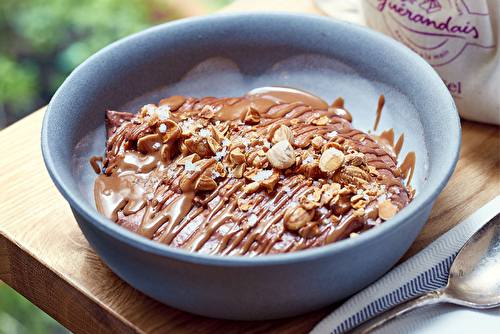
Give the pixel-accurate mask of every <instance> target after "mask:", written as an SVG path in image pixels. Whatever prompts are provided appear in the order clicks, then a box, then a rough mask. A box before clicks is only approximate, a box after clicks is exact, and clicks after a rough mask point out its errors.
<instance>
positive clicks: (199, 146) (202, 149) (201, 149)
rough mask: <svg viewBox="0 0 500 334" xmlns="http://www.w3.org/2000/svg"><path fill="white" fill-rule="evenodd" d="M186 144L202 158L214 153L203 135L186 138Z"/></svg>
mask: <svg viewBox="0 0 500 334" xmlns="http://www.w3.org/2000/svg"><path fill="white" fill-rule="evenodd" d="M184 144H185V145H186V147H187V148H188V150H189V151H190V152H192V153H197V154H198V155H199V156H200V157H202V158H207V157H210V156H212V155H213V154H214V153H213V152H212V150H211V149H210V146H208V143H207V142H206V141H204V140H203V138H201V137H192V138H189V139H186V140H185V141H184Z"/></svg>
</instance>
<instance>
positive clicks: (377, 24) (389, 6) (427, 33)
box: [364, 0, 496, 93]
mask: <svg viewBox="0 0 500 334" xmlns="http://www.w3.org/2000/svg"><path fill="white" fill-rule="evenodd" d="M364 1H365V4H366V6H365V16H366V20H367V23H368V25H369V26H370V27H372V28H374V29H377V30H379V31H381V32H384V33H386V34H387V35H389V36H392V37H393V38H395V39H397V40H398V41H400V42H402V43H403V44H405V45H406V46H408V47H409V48H411V49H412V50H414V51H415V52H416V53H418V54H419V55H421V56H422V57H423V58H424V59H425V60H427V61H428V62H429V63H430V64H431V65H432V66H442V65H446V64H449V63H451V62H453V61H454V60H456V59H457V58H459V57H460V55H461V54H462V53H463V52H464V51H465V50H466V49H467V48H469V47H475V48H485V49H490V48H494V47H495V40H494V36H493V35H494V34H493V30H494V29H496V28H495V27H494V26H492V23H491V21H490V16H489V12H488V6H487V4H486V2H485V1H477V0H392V1H390V0H364ZM377 13H378V14H377ZM380 14H382V15H380ZM455 85H458V84H457V83H455ZM453 89H455V87H454V88H453ZM456 90H457V92H456V93H459V92H458V90H459V89H458V86H457V87H456ZM450 91H451V89H450Z"/></svg>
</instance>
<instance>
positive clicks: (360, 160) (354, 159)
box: [345, 152, 368, 166]
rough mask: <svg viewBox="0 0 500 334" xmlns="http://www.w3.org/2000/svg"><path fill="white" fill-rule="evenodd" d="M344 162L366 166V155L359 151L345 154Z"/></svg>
mask: <svg viewBox="0 0 500 334" xmlns="http://www.w3.org/2000/svg"><path fill="white" fill-rule="evenodd" d="M345 164H346V165H352V166H360V165H365V166H366V165H367V164H368V162H367V160H366V155H364V154H363V153H360V152H356V153H351V154H348V155H346V157H345Z"/></svg>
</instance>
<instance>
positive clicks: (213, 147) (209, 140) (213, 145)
mask: <svg viewBox="0 0 500 334" xmlns="http://www.w3.org/2000/svg"><path fill="white" fill-rule="evenodd" d="M206 139H207V143H208V147H210V150H211V151H212V153H213V154H215V153H216V152H217V151H218V150H220V148H221V146H220V145H219V143H218V142H217V141H216V140H215V139H214V138H212V137H207V138H206Z"/></svg>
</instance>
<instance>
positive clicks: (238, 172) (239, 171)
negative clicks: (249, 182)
mask: <svg viewBox="0 0 500 334" xmlns="http://www.w3.org/2000/svg"><path fill="white" fill-rule="evenodd" d="M246 167H247V165H246V164H241V165H237V166H236V167H235V168H234V170H233V175H234V177H235V178H237V179H241V178H242V177H243V173H244V172H245V169H246Z"/></svg>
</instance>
